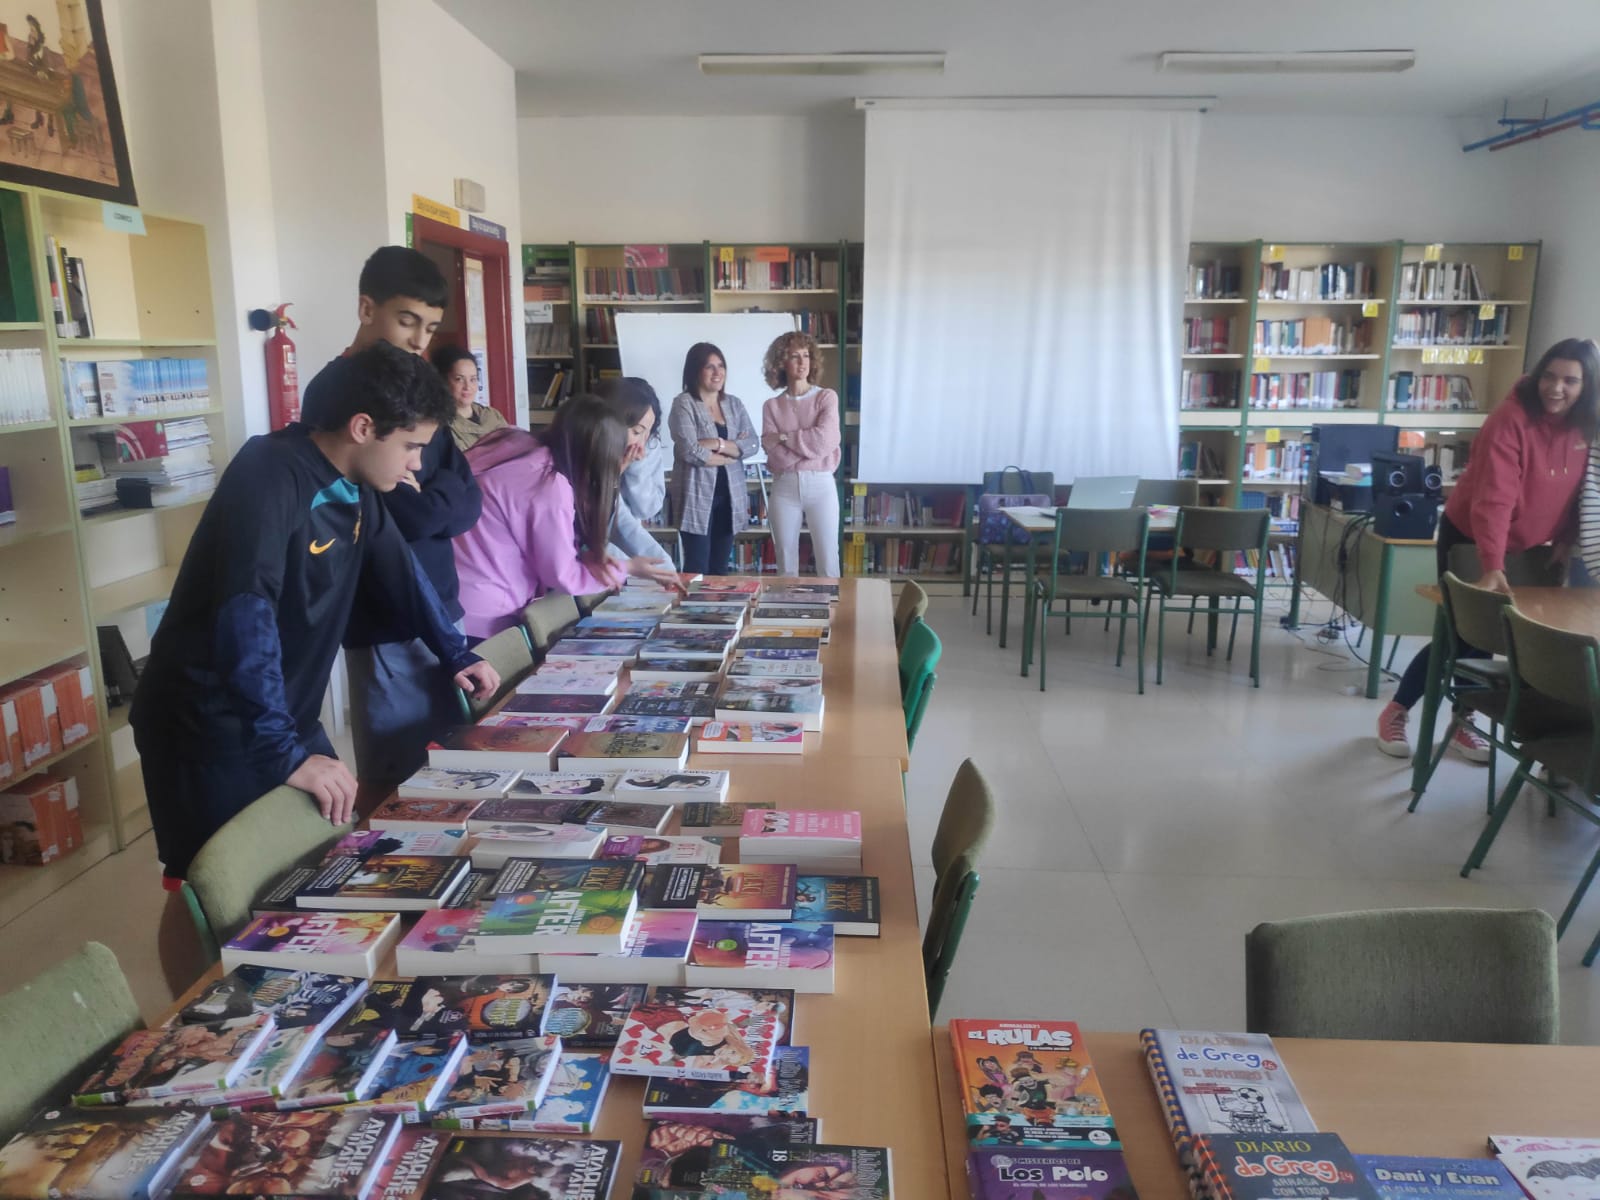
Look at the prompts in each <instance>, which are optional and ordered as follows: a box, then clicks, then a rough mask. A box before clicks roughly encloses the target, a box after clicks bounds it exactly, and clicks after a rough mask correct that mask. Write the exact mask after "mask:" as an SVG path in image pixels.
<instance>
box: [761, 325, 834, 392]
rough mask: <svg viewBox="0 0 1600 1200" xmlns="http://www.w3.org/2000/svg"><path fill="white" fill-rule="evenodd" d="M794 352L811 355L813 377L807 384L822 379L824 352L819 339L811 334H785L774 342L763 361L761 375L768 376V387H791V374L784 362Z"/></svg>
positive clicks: (768, 348)
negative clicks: (804, 352) (800, 351)
mask: <svg viewBox="0 0 1600 1200" xmlns="http://www.w3.org/2000/svg"><path fill="white" fill-rule="evenodd" d="M794 350H806V351H809V352H810V354H811V376H810V378H809V379H807V380H806V382H807V383H816V382H817V380H818V379H820V378H821V377H822V351H821V350H820V349H818V347H817V339H816V338H814V337H812V336H811V335H810V334H809V333H799V332H795V333H785V334H783V335H781V336H780V337H778V338H775V339H774V340H773V343H772V345H770V346H768V347H767V353H766V355H765V356H764V357H763V358H762V359H761V373H762V374H763V375H765V376H766V379H767V386H768V387H775V388H786V387H788V386H789V372H788V371H787V370H785V369H784V365H783V360H784V359H785V358H787V357H788V355H789V353H790V352H791V351H794Z"/></svg>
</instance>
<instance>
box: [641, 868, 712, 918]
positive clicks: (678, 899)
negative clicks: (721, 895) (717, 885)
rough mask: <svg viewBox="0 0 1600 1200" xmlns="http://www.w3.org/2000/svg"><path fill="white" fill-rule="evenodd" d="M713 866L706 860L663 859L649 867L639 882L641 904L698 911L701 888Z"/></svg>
mask: <svg viewBox="0 0 1600 1200" xmlns="http://www.w3.org/2000/svg"><path fill="white" fill-rule="evenodd" d="M641 865H642V864H641ZM712 870H714V868H712V867H709V866H707V865H706V864H704V863H663V864H662V865H661V866H659V867H648V868H646V869H645V873H644V882H643V883H641V884H640V885H639V908H640V909H641V910H643V911H646V912H694V911H696V910H697V909H698V908H699V906H700V889H701V888H702V887H703V886H704V885H705V880H706V875H707V874H708V873H709V872H710V871H712Z"/></svg>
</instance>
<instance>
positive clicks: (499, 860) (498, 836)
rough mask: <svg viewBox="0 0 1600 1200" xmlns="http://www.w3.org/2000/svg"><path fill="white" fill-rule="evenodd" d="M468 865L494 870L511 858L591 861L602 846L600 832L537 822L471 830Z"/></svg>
mask: <svg viewBox="0 0 1600 1200" xmlns="http://www.w3.org/2000/svg"><path fill="white" fill-rule="evenodd" d="M473 833H474V836H475V837H476V838H477V839H478V840H477V842H476V843H475V844H474V845H473V847H472V865H473V866H475V867H477V868H478V869H479V870H484V871H487V870H490V869H498V868H500V867H503V866H505V864H506V862H507V860H509V859H513V858H579V859H587V858H593V857H594V856H595V854H596V853H597V852H598V851H599V849H600V847H601V845H602V844H603V843H604V842H605V839H606V833H605V830H603V829H591V828H589V827H588V826H586V825H552V824H547V823H544V822H539V821H523V822H518V823H515V824H509V823H508V824H503V825H486V826H484V827H483V828H482V829H478V830H474V831H473Z"/></svg>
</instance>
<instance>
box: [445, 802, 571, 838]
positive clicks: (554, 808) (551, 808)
mask: <svg viewBox="0 0 1600 1200" xmlns="http://www.w3.org/2000/svg"><path fill="white" fill-rule="evenodd" d="M577 807H578V801H576V800H570V799H557V798H556V797H554V796H551V797H550V798H548V799H547V798H545V797H543V796H537V795H529V796H517V797H515V798H512V797H505V796H503V797H501V798H500V799H499V800H485V801H484V802H483V804H482V805H481V806H479V808H478V811H477V812H476V813H474V814H473V815H472V820H470V821H468V822H467V832H468V833H475V832H477V831H478V830H480V829H487V828H488V827H489V826H491V825H526V824H528V823H530V822H532V823H534V824H538V825H560V824H561V823H563V822H564V821H565V820H566V819H567V817H568V816H570V815H571V814H572V811H573V810H574V809H575V808H577Z"/></svg>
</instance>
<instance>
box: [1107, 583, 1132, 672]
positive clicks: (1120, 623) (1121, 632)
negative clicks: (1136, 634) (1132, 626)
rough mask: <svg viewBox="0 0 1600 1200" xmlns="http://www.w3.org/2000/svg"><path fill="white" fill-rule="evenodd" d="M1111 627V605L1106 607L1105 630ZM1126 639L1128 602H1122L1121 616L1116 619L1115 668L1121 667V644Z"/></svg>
mask: <svg viewBox="0 0 1600 1200" xmlns="http://www.w3.org/2000/svg"><path fill="white" fill-rule="evenodd" d="M1110 627H1111V605H1109V604H1107V605H1106V628H1107V629H1109V628H1110ZM1127 639H1128V602H1127V601H1126V600H1124V601H1123V602H1122V615H1121V616H1120V617H1118V618H1117V666H1119V667H1120V666H1121V665H1122V644H1123V642H1125V641H1127Z"/></svg>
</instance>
